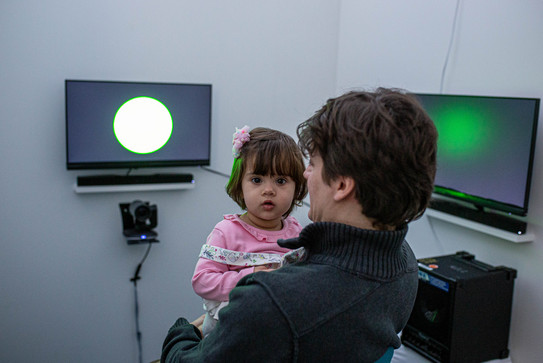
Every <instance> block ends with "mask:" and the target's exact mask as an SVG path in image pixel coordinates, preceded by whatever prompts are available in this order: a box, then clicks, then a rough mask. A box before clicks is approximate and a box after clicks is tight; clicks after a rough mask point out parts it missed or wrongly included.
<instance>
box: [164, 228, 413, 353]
mask: <svg viewBox="0 0 543 363" xmlns="http://www.w3.org/2000/svg"><path fill="white" fill-rule="evenodd" d="M406 233H407V226H406V227H405V228H403V229H401V230H397V231H371V230H364V229H358V228H355V227H352V226H348V225H344V224H339V223H330V222H319V223H313V224H310V225H309V226H307V227H306V228H304V229H303V230H302V232H301V233H300V236H299V237H298V238H294V239H290V240H284V241H279V242H278V243H279V244H280V245H282V246H284V247H289V248H293V249H294V248H298V247H302V246H303V247H305V249H306V251H307V255H306V258H305V260H304V261H302V262H298V263H294V264H292V265H287V266H285V267H282V268H280V269H278V270H276V271H273V272H259V273H255V274H252V275H249V276H246V277H245V278H243V279H242V280H241V281H240V282H239V283H238V285H237V286H236V288H234V289H233V290H232V292H231V293H230V304H229V305H228V307H226V308H224V309H223V310H222V311H221V313H220V314H219V318H220V320H219V324H218V325H217V327H216V328H215V330H214V331H213V332H211V334H209V335H208V336H207V337H206V338H205V339H202V338H201V336H200V334H199V332H198V330H197V329H196V328H195V327H194V326H192V325H190V324H189V323H188V321H187V320H186V319H183V318H181V319H179V320H178V321H177V322H176V323H175V324H174V326H172V328H171V329H170V331H169V332H168V336H167V337H166V339H165V341H164V346H163V353H162V362H230V361H232V362H374V361H376V360H377V359H379V357H381V356H382V355H383V354H384V353H385V351H386V350H387V348H388V347H394V348H398V347H399V346H400V340H399V338H398V333H399V332H400V331H401V330H402V329H403V327H404V326H405V324H406V323H407V320H408V318H409V315H410V313H411V309H412V308H413V304H414V302H415V297H416V292H417V284H418V279H417V270H418V268H417V261H416V259H415V256H414V254H413V252H412V251H411V248H410V247H409V245H408V244H407V242H406V241H405V235H406Z"/></svg>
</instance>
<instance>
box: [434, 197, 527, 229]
mask: <svg viewBox="0 0 543 363" xmlns="http://www.w3.org/2000/svg"><path fill="white" fill-rule="evenodd" d="M429 207H430V208H432V209H435V210H437V211H440V212H444V213H448V214H452V215H454V216H457V217H461V218H465V219H468V220H471V221H474V222H478V223H482V224H486V225H487V226H491V227H495V228H499V229H502V230H504V231H508V232H513V233H515V234H519V235H520V234H524V233H526V228H527V223H526V222H524V221H520V220H518V219H515V218H511V217H507V216H504V215H502V214H497V213H493V212H489V211H485V209H484V208H483V207H482V206H475V208H471V207H468V206H464V205H461V204H459V203H455V202H452V201H448V200H442V199H432V200H431V201H430V206H429Z"/></svg>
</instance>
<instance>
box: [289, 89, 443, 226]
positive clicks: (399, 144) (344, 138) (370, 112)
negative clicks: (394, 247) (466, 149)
mask: <svg viewBox="0 0 543 363" xmlns="http://www.w3.org/2000/svg"><path fill="white" fill-rule="evenodd" d="M297 135H298V138H299V141H298V144H299V146H300V148H301V149H302V151H303V152H304V154H305V155H306V156H307V155H309V156H311V155H315V154H318V155H320V156H321V157H322V160H323V175H322V177H323V180H324V181H325V182H326V183H329V182H330V181H331V180H335V179H336V178H337V177H338V176H347V177H351V178H353V180H354V181H355V183H356V198H357V200H358V201H359V203H360V204H361V206H362V213H363V214H364V215H365V216H366V217H368V218H371V219H372V220H373V221H374V222H373V223H374V226H375V227H378V228H382V227H385V226H393V227H396V228H398V227H400V226H402V225H404V224H405V223H408V222H410V221H412V220H414V219H417V218H419V217H420V216H421V215H422V214H423V213H424V211H425V209H426V207H427V206H428V203H429V201H430V198H431V194H432V191H433V184H434V177H435V172H436V153H437V130H436V127H435V125H434V123H433V121H432V120H431V119H430V117H429V116H428V114H427V113H426V112H425V110H424V109H423V108H422V106H421V105H420V103H419V102H418V101H417V99H416V98H415V97H414V96H413V95H411V94H408V93H406V92H405V91H403V90H398V89H387V88H378V89H376V90H375V91H371V92H370V91H353V92H349V93H346V94H344V95H342V96H340V97H337V98H332V99H329V100H328V101H327V102H326V104H325V105H324V106H323V107H322V108H321V109H320V110H318V111H317V112H316V113H315V114H314V115H313V116H312V117H311V118H309V119H308V120H306V121H305V122H303V123H302V124H300V125H299V126H298V128H297Z"/></svg>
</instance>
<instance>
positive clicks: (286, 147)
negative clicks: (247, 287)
mask: <svg viewBox="0 0 543 363" xmlns="http://www.w3.org/2000/svg"><path fill="white" fill-rule="evenodd" d="M233 144H234V146H233V155H234V164H233V166H232V173H231V176H230V180H229V181H228V184H227V186H226V192H227V194H228V195H229V196H230V197H231V198H232V199H233V200H234V201H235V202H236V203H237V204H238V205H239V206H240V207H241V209H243V210H245V211H246V212H245V213H244V214H241V215H238V214H228V215H225V216H224V219H223V220H222V221H220V222H219V223H217V225H216V226H215V228H214V229H213V231H212V232H211V233H210V234H209V236H208V237H207V240H206V243H205V244H204V245H203V246H202V249H201V252H200V256H199V260H198V263H197V265H196V269H195V271H194V276H193V277H192V287H193V288H194V291H195V292H196V293H197V294H198V295H199V296H201V297H202V298H203V299H204V309H205V311H206V317H205V320H204V325H203V335H204V336H206V335H207V334H209V332H210V331H211V330H212V329H213V327H214V326H215V325H216V323H217V321H218V319H219V316H218V313H219V311H220V310H221V309H222V308H223V307H224V306H226V305H228V294H229V293H230V290H232V289H233V288H234V287H235V286H236V284H237V283H238V281H239V280H240V279H241V278H242V277H244V276H246V275H248V274H251V273H253V272H257V271H272V270H274V269H276V268H278V267H280V266H281V265H283V264H284V263H286V262H293V261H296V260H298V259H300V258H301V257H302V255H303V254H304V251H303V249H299V250H294V251H291V250H289V249H287V248H283V247H279V245H278V244H277V243H276V242H277V240H278V239H287V238H293V237H297V236H298V234H299V233H300V231H301V229H302V227H301V225H300V224H299V223H298V221H297V220H296V219H295V218H294V217H292V216H289V214H290V213H291V212H292V210H293V208H294V206H295V205H298V206H299V205H301V203H302V200H303V198H304V197H305V195H306V194H307V186H306V181H305V178H304V176H303V172H304V170H305V166H304V162H303V156H302V153H301V151H300V149H299V148H298V146H297V145H296V142H295V141H294V140H293V139H292V138H291V137H290V136H288V135H286V134H284V133H282V132H280V131H276V130H272V129H268V128H262V127H259V128H255V129H253V130H251V131H249V127H248V126H245V127H243V128H242V129H237V128H236V132H235V133H234V140H233ZM286 252H289V254H287V255H285V253H286Z"/></svg>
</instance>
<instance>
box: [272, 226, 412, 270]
mask: <svg viewBox="0 0 543 363" xmlns="http://www.w3.org/2000/svg"><path fill="white" fill-rule="evenodd" d="M407 230H408V228H407V225H406V226H405V227H404V228H402V229H399V230H396V231H376V230H367V229H360V228H356V227H353V226H349V225H346V224H341V223H334V222H317V223H312V224H310V225H308V226H307V227H305V228H304V229H303V230H302V232H301V233H300V236H299V237H298V238H293V239H289V240H280V241H278V243H279V245H280V246H282V247H287V248H299V247H304V248H305V249H306V250H307V253H308V257H307V260H308V261H310V262H315V263H321V264H328V265H332V266H336V267H338V268H340V269H342V270H346V271H349V272H352V273H355V274H361V275H365V276H371V277H374V278H377V279H389V278H392V277H394V276H396V275H398V274H400V273H402V272H404V271H405V269H406V267H407V263H408V259H407V251H406V250H405V249H406V246H407V245H406V244H403V242H404V240H405V236H406V234H407Z"/></svg>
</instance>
